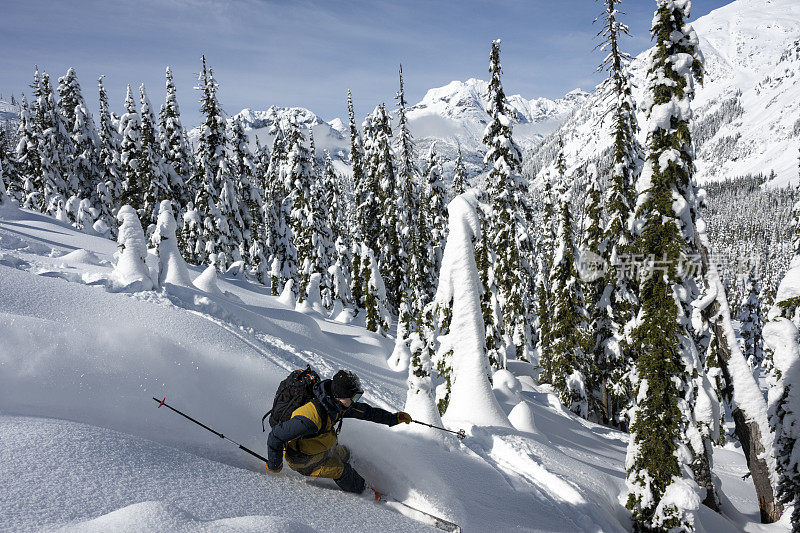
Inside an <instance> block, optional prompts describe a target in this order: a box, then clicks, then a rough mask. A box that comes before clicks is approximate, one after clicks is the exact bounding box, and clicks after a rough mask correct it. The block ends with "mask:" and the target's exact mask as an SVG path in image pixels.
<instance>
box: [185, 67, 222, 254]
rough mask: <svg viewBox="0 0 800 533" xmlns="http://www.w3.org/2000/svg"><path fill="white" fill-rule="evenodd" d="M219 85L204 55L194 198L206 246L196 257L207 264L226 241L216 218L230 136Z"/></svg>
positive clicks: (199, 81) (199, 86)
mask: <svg viewBox="0 0 800 533" xmlns="http://www.w3.org/2000/svg"><path fill="white" fill-rule="evenodd" d="M218 87H219V85H218V83H217V82H216V80H215V79H214V71H213V69H207V68H206V58H205V56H203V70H202V72H201V73H200V76H199V78H198V83H197V87H195V89H197V90H198V91H200V112H201V113H202V114H203V121H202V123H201V125H200V134H199V137H198V139H197V150H196V164H195V172H194V177H193V181H194V185H195V187H196V191H197V192H196V194H195V198H194V209H195V210H196V211H197V212H198V214H199V216H200V218H201V220H202V221H203V236H202V239H203V245H204V246H203V248H202V249H201V250H199V257H198V258H197V259H198V260H199V261H200V262H201V263H205V262H206V259H208V258H209V256H210V255H211V254H216V245H217V243H218V242H221V241H222V240H224V239H223V237H222V236H221V235H220V234H219V228H220V227H222V226H223V225H222V224H220V223H219V221H218V220H217V219H218V217H219V209H218V208H217V205H216V202H217V199H218V198H219V197H220V195H221V194H222V184H221V183H220V182H219V181H218V179H219V178H220V177H221V176H224V175H226V174H225V173H224V172H223V173H221V172H220V167H221V166H222V163H223V161H224V160H225V147H226V145H227V136H226V124H225V117H224V116H223V112H222V107H221V106H220V104H219V101H218V100H217V90H218ZM229 197H230V196H229ZM187 246H188V247H191V248H195V249H197V248H198V247H197V246H196V243H187Z"/></svg>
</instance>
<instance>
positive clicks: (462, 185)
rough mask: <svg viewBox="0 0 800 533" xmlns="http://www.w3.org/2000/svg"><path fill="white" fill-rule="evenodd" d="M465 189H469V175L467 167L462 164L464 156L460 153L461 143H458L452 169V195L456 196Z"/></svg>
mask: <svg viewBox="0 0 800 533" xmlns="http://www.w3.org/2000/svg"><path fill="white" fill-rule="evenodd" d="M467 189H469V177H468V176H467V168H466V167H465V166H464V157H463V156H462V155H461V143H458V152H456V164H455V167H454V169H453V184H452V188H451V190H452V196H453V197H456V196H458V195H459V194H463V193H464V192H466V190H467Z"/></svg>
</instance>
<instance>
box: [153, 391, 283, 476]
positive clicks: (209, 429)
mask: <svg viewBox="0 0 800 533" xmlns="http://www.w3.org/2000/svg"><path fill="white" fill-rule="evenodd" d="M153 400H155V401H156V402H158V407H157V409H160V408H161V406H162V405H163V406H164V407H166V408H167V409H170V410H171V411H174V412H176V413H178V414H179V415H181V416H182V417H183V418H186V419H187V420H191V421H192V422H194V423H195V424H197V425H198V426H200V427H202V428H203V429H207V430H208V431H210V432H211V433H213V434H214V435H216V436H217V437H219V438H221V439H225V440H227V441H230V442H232V443H234V444H235V445H237V446H238V447H239V449H240V450H242V451H244V452H247V453H249V454H250V455H252V456H253V457H258V458H259V459H261V460H262V461H264V462H265V463H266V462H268V461H267V459H266V458H265V457H262V456H260V455H258V454H257V453H256V452H254V451H253V450H251V449H250V448H247V447H245V446H242V445H241V444H239V443H238V442H236V441H235V440H233V439H229V438H228V437H226V436H225V435H223V434H222V433H220V432H219V431H216V430H214V429H212V428H210V427H208V426H207V425H205V424H203V423H202V422H198V421H197V420H195V419H194V418H192V417H191V416H189V415H187V414H186V413H183V412H181V411H179V410H177V409H175V408H174V407H172V406H171V405H169V404H168V403H166V401H167V397H166V396H165V397H164V399H163V400H159V399H158V398H153Z"/></svg>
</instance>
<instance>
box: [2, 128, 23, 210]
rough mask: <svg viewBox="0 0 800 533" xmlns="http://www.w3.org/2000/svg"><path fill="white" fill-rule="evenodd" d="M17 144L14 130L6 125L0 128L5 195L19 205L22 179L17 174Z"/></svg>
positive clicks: (21, 195)
mask: <svg viewBox="0 0 800 533" xmlns="http://www.w3.org/2000/svg"><path fill="white" fill-rule="evenodd" d="M16 149H17V143H16V139H15V132H14V130H13V129H12V128H11V127H9V125H8V124H6V125H5V127H0V164H2V165H3V174H4V176H5V180H6V194H7V195H8V196H9V197H10V198H13V199H14V200H16V201H17V203H21V199H22V197H23V191H24V188H23V187H24V185H23V177H22V176H20V175H19V173H18V172H17V155H16Z"/></svg>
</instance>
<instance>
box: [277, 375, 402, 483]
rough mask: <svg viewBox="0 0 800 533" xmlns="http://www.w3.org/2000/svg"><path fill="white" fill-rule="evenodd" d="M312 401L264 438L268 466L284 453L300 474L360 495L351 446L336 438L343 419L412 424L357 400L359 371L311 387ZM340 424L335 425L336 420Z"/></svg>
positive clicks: (280, 461) (280, 459) (360, 391)
mask: <svg viewBox="0 0 800 533" xmlns="http://www.w3.org/2000/svg"><path fill="white" fill-rule="evenodd" d="M313 393H314V397H313V398H312V400H311V401H309V402H307V403H305V404H304V405H302V406H300V407H298V408H297V409H295V410H294V411H293V412H292V416H291V418H290V419H289V420H286V421H285V422H281V423H279V424H277V425H275V426H274V427H273V428H272V431H270V433H269V436H268V437H267V450H268V454H267V458H268V459H269V461H268V462H267V470H269V471H270V472H280V471H281V469H282V468H283V457H282V456H284V455H285V457H286V462H287V464H288V465H289V468H291V469H292V470H294V471H295V472H298V473H300V474H302V475H304V476H313V477H323V478H330V479H333V480H334V481H335V482H336V484H337V485H338V486H339V488H340V489H342V490H344V491H347V492H354V493H356V494H361V493H362V492H364V489H365V487H366V485H365V482H364V478H363V477H361V475H360V474H359V473H358V472H356V471H355V469H353V467H352V466H350V450H348V449H347V448H346V447H344V446H342V445H340V444H339V443H338V434H339V430H340V429H341V427H342V419H344V418H358V419H361V420H369V421H370V422H376V423H378V424H385V425H387V426H390V427H391V426H395V425H397V424H399V423H400V422H404V423H406V424H409V423H411V416H410V415H409V414H408V413H404V412H402V411H401V412H397V413H390V412H389V411H385V410H384V409H380V408H378V407H372V406H370V405H367V404H366V403H363V402H359V400H360V399H361V396H362V394H364V389H363V388H361V381H359V379H358V376H356V375H355V374H354V373H353V372H350V371H349V370H339V371H338V372H337V373H336V374H335V375H334V376H333V379H326V380H323V381H320V382H319V383H317V384H315V385H314V387H313ZM337 423H338V424H339V428H338V429H337V428H335V427H334V426H335V425H336V424H337Z"/></svg>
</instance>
